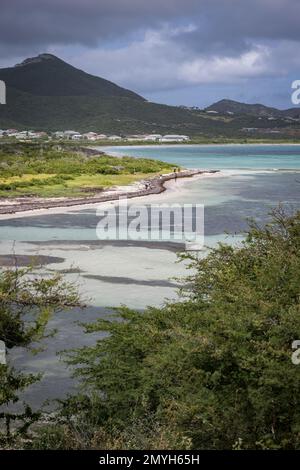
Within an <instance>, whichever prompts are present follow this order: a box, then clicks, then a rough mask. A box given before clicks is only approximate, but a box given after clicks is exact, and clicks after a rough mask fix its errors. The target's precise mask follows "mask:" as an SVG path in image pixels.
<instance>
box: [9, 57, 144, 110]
mask: <svg viewBox="0 0 300 470" xmlns="http://www.w3.org/2000/svg"><path fill="white" fill-rule="evenodd" d="M0 80H4V81H5V83H6V84H7V85H8V86H9V87H11V88H15V89H17V90H20V91H24V92H26V93H30V94H31V95H35V96H115V97H123V98H131V99H136V100H140V101H144V98H142V97H141V96H139V95H137V94H136V93H133V92H132V91H129V90H126V89H124V88H121V87H119V86H117V85H115V84H114V83H112V82H109V81H108V80H104V79H103V78H99V77H95V76H94V75H90V74H88V73H85V72H83V71H82V70H79V69H76V68H75V67H73V66H72V65H69V64H67V63H66V62H64V61H63V60H61V59H59V58H58V57H55V56H54V55H52V54H40V55H39V56H37V57H33V58H30V59H26V60H24V61H23V62H22V63H21V64H17V65H16V66H15V67H10V68H6V69H0Z"/></svg>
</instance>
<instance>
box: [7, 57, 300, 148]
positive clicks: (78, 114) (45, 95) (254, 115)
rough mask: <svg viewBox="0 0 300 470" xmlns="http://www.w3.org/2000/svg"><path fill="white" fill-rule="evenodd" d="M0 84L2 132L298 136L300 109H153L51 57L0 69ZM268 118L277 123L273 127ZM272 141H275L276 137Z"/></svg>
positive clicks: (228, 104) (228, 105) (233, 105)
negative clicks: (284, 132)
mask: <svg viewBox="0 0 300 470" xmlns="http://www.w3.org/2000/svg"><path fill="white" fill-rule="evenodd" d="M0 80H4V81H5V83H6V85H7V100H6V101H7V104H6V105H0V128H2V129H6V128H16V129H37V130H45V131H56V130H66V129H72V130H75V131H79V132H85V131H95V132H101V133H106V134H120V135H126V134H139V133H151V132H154V133H159V134H188V135H190V136H198V137H201V138H203V139H206V138H210V139H211V138H215V137H216V138H218V139H220V138H232V137H239V138H245V130H244V129H245V128H251V129H252V128H257V129H259V132H261V133H263V132H264V129H267V130H268V129H269V130H270V129H273V128H276V129H277V128H278V127H280V129H285V128H286V127H289V128H291V127H292V130H291V132H292V133H291V132H290V129H289V132H290V134H289V135H293V136H295V135H296V134H295V132H294V128H295V127H297V126H298V127H299V124H298V123H295V122H294V121H292V120H290V121H289V120H288V119H286V116H289V117H290V118H292V119H293V118H294V117H295V118H297V117H298V116H299V109H298V110H297V109H294V108H293V109H291V110H287V111H285V112H283V111H279V110H276V109H275V108H268V107H266V106H263V105H258V104H257V105H248V104H244V103H238V102H236V101H231V100H222V101H219V102H218V103H215V104H214V105H212V106H210V107H208V108H207V109H206V110H205V111H203V110H200V109H198V108H196V107H193V108H187V107H180V106H167V105H163V104H157V103H151V102H148V101H146V100H145V99H144V98H143V97H142V96H140V95H138V94H137V93H134V92H132V91H130V90H127V89H125V88H122V87H120V86H118V85H116V84H114V83H112V82H110V81H108V80H105V79H103V78H100V77H96V76H93V75H90V74H88V73H86V72H84V71H82V70H79V69H77V68H75V67H73V66H72V65H70V64H67V63H66V62H64V61H63V60H61V59H59V58H58V57H55V56H54V55H52V54H40V55H39V56H37V57H33V58H29V59H26V60H24V61H23V62H22V63H21V64H18V65H16V66H15V67H10V68H3V69H0ZM207 111H215V113H209V112H207ZM228 112H229V113H230V114H228ZM217 113H220V116H219V115H218V114H217ZM232 113H233V114H232ZM270 116H273V117H274V116H275V117H276V118H277V117H278V120H274V121H272V120H270ZM276 132H277V131H276ZM299 135H300V134H299ZM280 136H281V134H280V135H278V136H277V137H278V138H279V137H280ZM272 138H274V139H275V138H276V135H275V133H274V135H273V137H272Z"/></svg>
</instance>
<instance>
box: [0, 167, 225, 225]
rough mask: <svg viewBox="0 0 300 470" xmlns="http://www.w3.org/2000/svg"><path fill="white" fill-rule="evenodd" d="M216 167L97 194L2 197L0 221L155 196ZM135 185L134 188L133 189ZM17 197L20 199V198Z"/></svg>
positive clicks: (166, 176)
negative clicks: (172, 183) (170, 183)
mask: <svg viewBox="0 0 300 470" xmlns="http://www.w3.org/2000/svg"><path fill="white" fill-rule="evenodd" d="M219 171H220V170H200V169H194V170H181V171H178V172H177V173H176V174H175V173H168V174H164V175H162V176H161V177H159V176H155V177H153V178H149V179H147V180H142V181H139V182H137V183H134V184H132V185H129V186H123V187H122V186H120V187H119V188H117V189H116V190H113V189H112V188H109V189H107V190H105V191H103V192H102V193H101V194H99V195H96V196H93V197H84V198H53V199H52V200H51V199H48V200H45V199H40V200H39V198H34V199H33V200H32V201H30V200H26V201H25V200H24V202H22V201H20V200H17V198H16V199H15V200H13V199H12V200H6V201H5V202H4V203H3V205H1V200H0V220H3V219H7V218H14V217H18V216H21V217H22V216H25V215H35V213H37V214H38V213H40V212H41V211H46V212H48V210H51V209H59V210H62V209H65V208H75V207H80V206H90V205H92V204H99V203H105V202H113V201H116V200H118V199H119V198H120V197H122V196H123V197H125V196H126V198H127V199H132V198H137V197H144V196H149V195H157V194H161V193H163V192H165V191H166V190H167V189H168V188H167V187H166V186H165V183H167V182H168V181H172V180H175V179H177V178H178V179H181V178H191V177H193V176H196V175H203V174H215V173H219ZM142 184H143V185H144V186H145V187H144V188H141V185H142ZM134 186H136V189H134ZM20 199H21V198H20Z"/></svg>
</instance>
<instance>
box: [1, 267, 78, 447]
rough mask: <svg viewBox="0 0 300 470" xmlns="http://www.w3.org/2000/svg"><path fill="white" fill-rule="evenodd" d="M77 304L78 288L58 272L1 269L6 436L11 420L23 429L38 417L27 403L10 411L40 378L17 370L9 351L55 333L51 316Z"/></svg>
mask: <svg viewBox="0 0 300 470" xmlns="http://www.w3.org/2000/svg"><path fill="white" fill-rule="evenodd" d="M76 305H80V302H79V298H78V294H77V292H76V289H75V288H74V287H73V286H71V285H69V284H67V283H66V282H64V281H63V279H62V277H61V276H60V275H59V274H56V275H54V276H51V277H48V278H41V277H38V276H35V275H34V273H33V269H32V268H24V269H17V268H16V269H8V270H5V271H1V272H0V340H2V341H4V343H5V345H6V348H7V351H8V354H7V356H8V358H7V364H0V406H1V410H0V419H2V420H4V422H5V427H6V438H9V437H10V423H11V421H12V420H16V421H18V422H22V425H21V426H20V428H19V430H18V431H19V432H21V433H23V432H25V431H26V430H27V428H28V426H29V425H30V424H31V423H32V422H33V421H34V420H36V419H37V418H38V413H34V412H33V411H32V410H31V409H30V407H29V406H27V405H25V408H24V412H23V413H19V414H14V413H11V412H10V411H9V408H8V405H9V404H11V403H16V402H17V401H18V400H19V398H18V394H19V392H20V391H21V390H23V389H25V388H26V387H28V386H29V385H30V384H32V383H34V382H36V381H37V380H39V378H40V376H39V375H34V374H23V373H22V372H19V371H17V370H15V369H14V367H13V365H11V364H10V362H11V361H10V358H9V351H10V350H12V349H13V348H15V347H23V348H29V349H32V350H33V346H34V344H37V343H38V342H39V341H41V340H42V339H43V338H45V337H46V336H48V335H50V334H53V333H54V331H48V332H47V331H46V327H47V324H48V321H49V319H50V318H51V316H52V315H53V314H54V313H57V312H58V311H61V310H63V309H66V308H69V307H72V306H76ZM2 430H3V429H2ZM0 438H1V434H0ZM2 440H5V439H4V436H3V434H2Z"/></svg>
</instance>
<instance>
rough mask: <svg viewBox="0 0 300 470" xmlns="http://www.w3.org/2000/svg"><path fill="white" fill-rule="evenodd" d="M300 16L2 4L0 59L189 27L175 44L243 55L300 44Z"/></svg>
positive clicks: (108, 3) (140, 1)
mask: <svg viewBox="0 0 300 470" xmlns="http://www.w3.org/2000/svg"><path fill="white" fill-rule="evenodd" d="M299 17H300V2H299V0H184V1H183V0H152V1H151V2H150V1H148V0H1V4H0V54H1V55H2V57H4V56H10V55H12V54H14V55H21V54H22V53H25V52H28V51H29V50H30V51H35V50H37V49H38V50H42V49H43V48H47V47H49V46H53V45H85V46H88V47H95V46H97V45H99V44H100V45H101V44H104V43H105V42H106V41H107V40H112V39H116V40H118V41H120V40H125V38H126V36H127V35H128V34H132V33H137V32H139V31H143V30H145V29H147V28H159V27H160V26H161V24H162V23H169V24H171V25H172V24H174V25H176V24H183V23H187V22H192V23H193V24H194V25H195V27H196V29H195V31H194V32H193V33H192V34H181V35H178V36H177V37H176V39H174V41H176V42H179V41H180V42H181V44H182V45H185V46H186V47H187V48H191V49H193V50H199V51H201V52H202V53H203V52H206V53H207V54H212V53H220V51H223V52H224V53H229V54H238V53H240V52H241V51H242V50H246V49H247V48H249V42H250V43H251V42H252V41H254V40H255V41H263V40H265V39H268V40H272V39H276V40H278V39H289V40H299V39H300V28H299Z"/></svg>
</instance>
